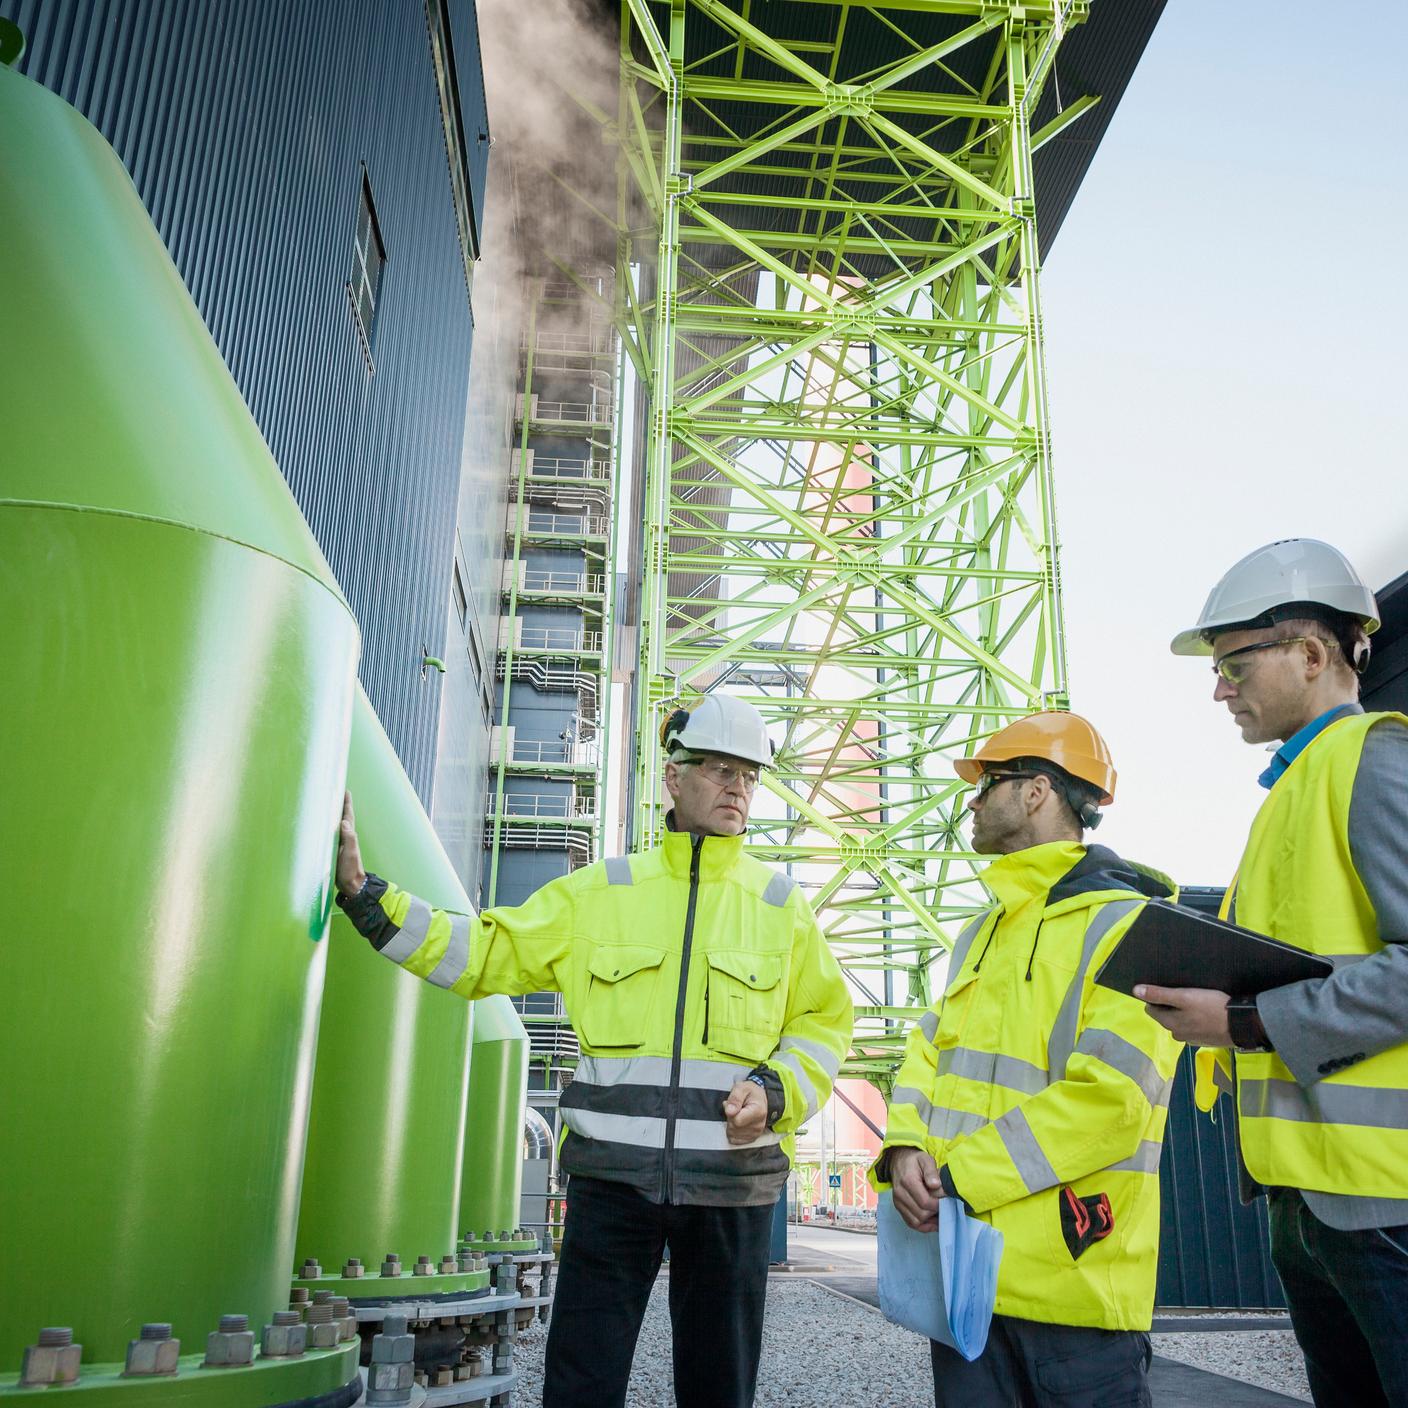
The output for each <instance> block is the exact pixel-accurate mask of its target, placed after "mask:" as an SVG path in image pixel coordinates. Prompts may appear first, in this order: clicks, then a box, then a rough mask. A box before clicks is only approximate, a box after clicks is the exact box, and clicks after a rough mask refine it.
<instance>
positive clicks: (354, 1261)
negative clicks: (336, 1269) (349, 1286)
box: [342, 1256, 366, 1280]
mask: <svg viewBox="0 0 1408 1408" xmlns="http://www.w3.org/2000/svg"><path fill="white" fill-rule="evenodd" d="M365 1270H366V1268H365V1267H364V1266H363V1265H362V1263H361V1261H360V1260H358V1258H357V1257H355V1256H350V1257H348V1258H347V1261H346V1262H345V1263H344V1264H343V1267H342V1274H343V1277H344V1278H348V1279H352V1280H355V1279H356V1278H357V1277H358V1276H361V1275H362V1274H363V1272H364V1271H365Z"/></svg>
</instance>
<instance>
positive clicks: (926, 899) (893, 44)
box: [615, 0, 1093, 1084]
mask: <svg viewBox="0 0 1408 1408" xmlns="http://www.w3.org/2000/svg"><path fill="white" fill-rule="evenodd" d="M1086 10H1087V6H1086V5H1085V4H1084V3H1080V0H1076V2H1075V3H1070V2H1069V0H1068V3H1065V4H1059V5H1058V4H1057V3H1053V0H1036V2H1035V3H1020V4H1019V3H1015V0H888V3H886V2H885V0H875V3H864V2H863V0H770V3H761V0H733V3H724V0H670V2H669V3H668V4H664V3H651V2H650V0H624V3H623V4H622V33H621V73H622V83H621V90H620V109H619V112H618V114H617V120H616V129H615V135H616V138H617V140H618V142H619V149H620V156H621V170H622V173H623V174H622V186H621V197H620V222H621V225H622V227H623V229H624V230H625V231H626V233H627V236H628V239H627V243H626V246H625V247H626V249H627V251H628V257H623V258H622V259H621V261H620V265H619V267H618V269H617V271H616V277H617V303H618V326H619V328H620V331H621V336H622V341H623V346H624V347H625V350H626V353H627V354H628V357H629V360H630V363H631V367H632V369H633V374H634V377H635V380H636V383H637V386H638V391H639V393H640V395H641V397H642V404H643V414H642V415H641V416H640V417H639V427H638V435H637V441H636V444H635V466H634V469H635V473H634V474H630V473H627V474H625V475H623V476H622V485H621V488H622V491H623V492H626V491H628V490H629V489H630V488H631V487H632V486H633V485H634V492H635V494H636V503H637V507H638V508H639V514H638V516H636V515H632V518H631V521H630V522H629V524H628V528H629V529H630V530H632V531H634V532H635V533H638V534H639V538H638V541H637V542H636V543H635V545H634V555H633V556H632V558H631V564H632V565H631V568H630V569H629V570H632V571H639V575H640V581H641V593H642V595H641V600H640V604H639V615H638V619H637V621H636V622H635V627H636V633H635V636H634V639H635V642H636V646H637V659H636V661H635V667H636V678H635V684H634V705H633V708H634V749H633V755H634V776H633V786H632V789H631V792H632V795H631V799H630V808H631V812H630V814H631V820H632V837H631V839H632V844H633V845H635V846H640V845H644V844H647V843H648V842H649V841H650V840H651V839H652V838H653V837H654V836H656V835H657V834H658V833H659V831H660V829H661V826H662V822H663V815H662V811H663V809H662V806H661V803H660V791H661V788H660V784H661V776H660V774H661V770H662V766H663V757H662V755H661V753H660V750H659V748H658V746H657V745H656V741H655V740H656V736H657V731H658V728H659V724H660V720H661V718H662V714H663V712H664V711H666V710H668V708H670V707H672V706H673V705H674V703H675V702H676V701H681V700H682V701H686V702H687V701H689V700H690V699H692V698H696V697H697V696H698V695H699V694H700V693H702V692H705V691H708V690H713V689H719V690H725V691H728V692H730V693H736V694H739V695H741V696H743V697H745V698H748V699H750V700H752V701H753V702H754V703H755V704H757V705H758V707H759V708H761V709H762V710H763V712H764V714H765V715H766V716H767V717H768V719H769V721H770V726H771V729H772V732H773V734H774V737H775V738H776V739H777V740H778V741H779V744H780V749H779V754H778V759H777V764H778V765H777V768H776V770H775V771H774V772H772V773H770V774H769V775H768V777H767V781H766V786H765V788H764V789H760V792H759V796H758V799H757V804H756V806H755V809H754V826H753V828H752V831H751V840H750V845H751V847H752V848H753V849H754V851H755V852H756V853H757V854H758V855H759V856H760V858H762V859H764V860H766V861H768V862H770V863H773V864H776V865H781V866H785V867H786V868H787V869H788V870H789V871H790V873H792V874H793V875H794V876H796V877H797V879H798V880H799V881H800V882H801V883H802V885H803V886H804V888H805V889H806V891H807V893H808V894H809V896H810V898H811V901H812V903H813V905H814V907H815V908H816V910H817V912H818V915H819V917H820V920H821V923H822V926H823V928H824V929H825V931H826V933H827V935H828V938H829V940H830V942H831V944H832V945H833V948H834V950H835V952H836V954H837V956H838V958H839V959H840V960H841V962H842V964H843V966H844V967H845V968H846V969H847V971H848V972H849V974H850V975H851V977H852V979H853V981H854V983H855V986H856V991H857V1001H858V1004H859V1006H858V1023H857V1039H856V1047H855V1051H854V1053H853V1056H852V1060H851V1063H850V1066H849V1069H850V1070H851V1071H852V1073H854V1074H867V1075H870V1076H872V1078H874V1079H876V1080H878V1081H880V1082H881V1083H882V1084H883V1083H884V1082H885V1081H886V1080H887V1079H888V1075H889V1073H890V1072H891V1071H892V1070H893V1067H894V1064H895V1062H896V1059H897V1055H898V1051H899V1049H900V1046H901V1045H902V1040H903V1035H904V1029H903V1023H904V1019H906V1018H912V1017H913V1016H914V1015H916V1013H915V1011H914V1009H915V1008H916V1007H917V1006H919V1005H923V1004H927V1003H928V1002H929V1001H930V1000H931V995H932V985H931V980H930V967H931V964H932V962H933V961H934V960H935V958H937V957H939V956H941V955H942V954H943V953H944V952H946V951H947V950H948V949H949V947H950V946H951V944H952V940H953V938H954V936H955V935H956V933H957V931H958V928H959V927H961V924H962V922H963V921H964V920H965V918H966V917H967V916H969V915H971V914H972V913H973V912H974V911H975V909H976V908H977V907H979V905H980V904H981V902H982V900H981V891H980V889H979V888H978V886H977V884H976V882H975V880H974V870H975V865H974V859H975V858H974V857H973V855H972V853H971V852H970V850H969V849H968V847H967V845H966V841H965V837H964V833H963V831H962V829H961V828H962V821H963V815H964V809H965V808H964V804H965V789H964V788H963V786H962V785H961V784H960V783H959V782H958V780H957V778H956V777H955V776H954V773H953V769H952V767H951V759H952V758H953V757H955V756H961V755H963V754H965V753H968V752H971V751H972V750H973V748H974V747H975V746H976V745H977V744H979V743H980V742H981V740H982V739H983V738H985V737H986V736H988V735H989V734H991V733H992V732H994V731H995V730H996V729H998V728H1000V727H1002V726H1003V725H1004V724H1005V723H1007V722H1008V721H1010V720H1011V719H1013V718H1016V717H1019V716H1020V715H1022V714H1024V713H1027V712H1029V711H1031V710H1033V709H1038V708H1041V707H1044V706H1045V707H1061V706H1063V705H1064V704H1065V702H1066V698H1067V684H1066V662H1065V643H1064V639H1063V633H1062V609H1061V578H1060V567H1059V560H1058V537H1057V530H1056V513H1055V505H1054V502H1053V494H1052V465H1051V446H1050V424H1049V413H1048V407H1047V390H1046V373H1045V367H1044V361H1043V357H1044V353H1043V343H1042V317H1041V301H1040V293H1039V267H1038V266H1039V254H1038V243H1037V227H1036V216H1037V212H1036V208H1035V201H1034V193H1033V177H1032V156H1033V152H1034V150H1036V149H1037V148H1038V147H1039V146H1040V145H1041V144H1042V143H1043V142H1045V141H1047V140H1049V139H1050V138H1051V137H1052V136H1053V135H1055V133H1056V132H1057V131H1058V130H1059V129H1061V128H1063V127H1064V126H1065V125H1066V124H1068V123H1070V122H1072V121H1074V120H1076V119H1078V118H1079V117H1080V116H1081V115H1082V113H1083V112H1084V111H1086V110H1087V109H1088V108H1089V107H1090V106H1092V105H1093V100H1091V99H1082V100H1080V101H1078V102H1074V103H1072V104H1070V105H1069V106H1067V107H1065V108H1064V110H1062V111H1060V112H1059V114H1058V115H1057V116H1055V117H1054V119H1049V120H1048V121H1047V122H1046V125H1045V126H1043V127H1041V128H1038V127H1037V126H1036V123H1035V121H1034V113H1035V111H1036V106H1037V102H1038V99H1039V97H1040V95H1041V93H1042V90H1043V85H1045V84H1046V83H1047V81H1048V79H1049V78H1050V77H1051V74H1052V69H1053V62H1054V60H1055V56H1056V53H1057V50H1058V48H1059V46H1060V44H1061V42H1062V39H1063V37H1064V35H1065V34H1066V33H1067V32H1068V31H1069V30H1070V29H1071V28H1072V27H1073V26H1075V25H1076V24H1078V23H1080V22H1082V21H1083V20H1084V19H1085V17H1086ZM632 265H633V266H634V269H633V268H632ZM627 468H628V470H629V469H630V468H631V467H630V466H629V465H628V466H627ZM625 547H626V544H623V551H624V550H625Z"/></svg>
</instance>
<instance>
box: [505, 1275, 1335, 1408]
mask: <svg viewBox="0 0 1408 1408" xmlns="http://www.w3.org/2000/svg"><path fill="white" fill-rule="evenodd" d="M665 1297H666V1282H665V1281H664V1280H663V1279H662V1280H661V1281H660V1282H657V1283H656V1286H655V1290H654V1292H653V1294H652V1295H651V1298H650V1306H649V1308H648V1309H647V1311H646V1314H645V1323H644V1325H642V1327H641V1332H640V1341H639V1343H638V1344H637V1346H636V1359H635V1367H634V1369H633V1371H632V1374H631V1387H630V1392H629V1393H628V1394H627V1396H626V1408H673V1405H674V1401H675V1399H674V1375H673V1374H672V1373H671V1369H670V1319H669V1311H668V1308H667V1305H666V1299H665ZM1199 1318H1200V1319H1201V1318H1202V1317H1199ZM1214 1318H1216V1317H1214ZM547 1337H548V1336H547V1326H546V1325H540V1324H537V1323H535V1324H534V1325H533V1326H532V1327H531V1328H530V1329H528V1330H527V1331H525V1332H524V1334H523V1336H522V1337H521V1338H520V1339H519V1341H518V1348H517V1350H516V1351H515V1359H516V1361H517V1364H518V1368H519V1372H520V1375H521V1377H520V1379H519V1385H518V1389H517V1391H516V1392H515V1394H514V1405H515V1408H540V1405H541V1402H542V1383H543V1349H544V1346H545V1345H546V1344H547ZM1153 1338H1154V1353H1155V1354H1159V1355H1162V1356H1164V1357H1165V1358H1168V1359H1176V1360H1178V1361H1179V1362H1181V1363H1184V1364H1190V1365H1192V1366H1193V1367H1195V1368H1198V1369H1207V1370H1210V1371H1211V1372H1212V1373H1215V1374H1226V1375H1227V1376H1228V1377H1230V1378H1235V1379H1241V1380H1242V1381H1243V1382H1245V1383H1250V1384H1256V1385H1258V1386H1259V1387H1261V1388H1267V1389H1273V1390H1274V1391H1276V1392H1277V1393H1284V1394H1287V1395H1289V1396H1291V1397H1294V1398H1300V1399H1303V1400H1304V1401H1305V1402H1307V1403H1308V1402H1309V1401H1310V1391H1309V1388H1308V1387H1307V1385H1306V1381H1305V1369H1304V1366H1303V1364H1302V1362H1301V1357H1300V1350H1299V1349H1297V1347H1296V1342H1295V1338H1294V1336H1293V1335H1292V1334H1291V1333H1290V1331H1289V1330H1284V1331H1282V1330H1225V1331H1202V1332H1199V1333H1189V1334H1162V1335H1155V1336H1154V1337H1153ZM929 1372H930V1371H929V1350H928V1346H927V1345H926V1344H925V1343H924V1341H923V1340H921V1339H920V1338H919V1336H918V1335H914V1334H911V1333H910V1332H909V1331H908V1330H902V1329H900V1327H899V1326H898V1325H892V1324H890V1322H889V1321H888V1320H886V1319H884V1318H883V1317H882V1316H881V1315H880V1314H879V1313H878V1312H877V1311H874V1310H872V1309H870V1308H869V1307H868V1306H867V1307H862V1306H859V1305H857V1304H856V1303H855V1302H854V1301H851V1300H848V1299H844V1298H843V1297H841V1296H839V1295H834V1294H832V1293H831V1292H829V1291H824V1290H822V1289H821V1288H820V1287H819V1286H816V1285H814V1284H812V1283H811V1282H810V1281H804V1280H797V1281H789V1280H787V1279H786V1278H784V1277H778V1276H775V1277H773V1278H772V1279H771V1281H770V1282H769V1284H768V1309H767V1319H766V1321H765V1323H764V1326H763V1360H762V1369H761V1372H760V1374H759V1385H758V1396H757V1408H896V1405H900V1404H905V1405H908V1404H913V1403H915V1402H926V1401H929V1399H928V1386H929ZM916 1386H919V1394H920V1396H919V1397H918V1398H916Z"/></svg>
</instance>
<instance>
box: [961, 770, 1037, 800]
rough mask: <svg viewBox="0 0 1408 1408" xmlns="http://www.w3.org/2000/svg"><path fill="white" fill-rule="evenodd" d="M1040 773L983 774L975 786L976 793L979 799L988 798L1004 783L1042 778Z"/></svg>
mask: <svg viewBox="0 0 1408 1408" xmlns="http://www.w3.org/2000/svg"><path fill="white" fill-rule="evenodd" d="M1041 776H1043V774H1042V773H1039V772H983V773H980V774H979V776H978V781H977V782H976V783H975V784H974V791H975V792H976V794H977V795H978V797H980V798H982V797H986V796H987V795H988V793H989V792H991V791H992V789H993V788H994V787H1000V786H1002V784H1003V783H1004V782H1022V781H1030V780H1031V779H1032V778H1034V777H1041Z"/></svg>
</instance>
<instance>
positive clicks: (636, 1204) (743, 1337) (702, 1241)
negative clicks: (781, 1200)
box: [543, 1177, 773, 1408]
mask: <svg viewBox="0 0 1408 1408" xmlns="http://www.w3.org/2000/svg"><path fill="white" fill-rule="evenodd" d="M772 1218H773V1205H772V1204H771V1203H768V1204H765V1205H764V1206H762V1207H752V1208H706V1207H685V1206H680V1205H678V1204H671V1203H664V1204H661V1203H652V1202H650V1201H648V1200H647V1199H646V1198H644V1197H642V1196H641V1195H640V1194H639V1193H637V1192H636V1191H635V1190H634V1189H633V1188H628V1187H627V1186H626V1185H625V1184H624V1183H607V1182H604V1181H603V1180H601V1179H596V1178H582V1177H576V1178H573V1180H572V1184H571V1188H570V1190H569V1194H568V1199H567V1224H566V1226H565V1227H564V1229H563V1234H562V1258H561V1261H560V1263H559V1266H558V1272H557V1291H556V1293H555V1294H554V1296H553V1305H552V1324H551V1326H550V1327H549V1329H548V1347H547V1360H546V1364H545V1366H544V1382H543V1408H620V1406H621V1405H622V1404H624V1403H625V1401H626V1383H627V1380H628V1379H629V1378H630V1374H631V1360H632V1359H633V1358H634V1357H635V1352H636V1338H637V1336H638V1335H639V1334H640V1324H641V1320H642V1319H643V1318H644V1316H645V1305H646V1301H648V1300H649V1298H650V1288H651V1287H652V1286H653V1285H654V1284H655V1277H656V1275H657V1273H658V1272H659V1270H660V1261H661V1258H662V1257H663V1255H664V1251H665V1248H666V1247H667V1246H668V1247H669V1249H670V1325H671V1328H672V1330H673V1332H674V1334H673V1338H674V1362H675V1402H676V1403H677V1404H679V1408H750V1405H751V1404H752V1402H753V1390H754V1386H755V1385H756V1383H757V1379H758V1355H759V1353H760V1352H761V1350H762V1345H763V1302H764V1299H765V1298H766V1295H767V1288H768V1249H769V1247H770V1246H771V1242H772Z"/></svg>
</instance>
